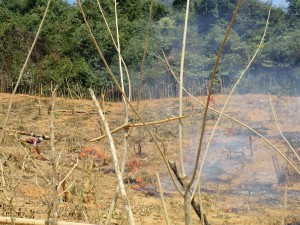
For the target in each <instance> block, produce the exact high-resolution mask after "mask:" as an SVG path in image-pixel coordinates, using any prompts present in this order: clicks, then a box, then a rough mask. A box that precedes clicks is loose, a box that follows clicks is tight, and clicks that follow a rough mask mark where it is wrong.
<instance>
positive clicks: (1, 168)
mask: <svg viewBox="0 0 300 225" xmlns="http://www.w3.org/2000/svg"><path fill="white" fill-rule="evenodd" d="M0 172H1V178H2V184H1V186H2V187H5V179H4V171H3V166H2V161H1V159H0Z"/></svg>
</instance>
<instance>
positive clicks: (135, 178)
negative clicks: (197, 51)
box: [0, 93, 300, 224]
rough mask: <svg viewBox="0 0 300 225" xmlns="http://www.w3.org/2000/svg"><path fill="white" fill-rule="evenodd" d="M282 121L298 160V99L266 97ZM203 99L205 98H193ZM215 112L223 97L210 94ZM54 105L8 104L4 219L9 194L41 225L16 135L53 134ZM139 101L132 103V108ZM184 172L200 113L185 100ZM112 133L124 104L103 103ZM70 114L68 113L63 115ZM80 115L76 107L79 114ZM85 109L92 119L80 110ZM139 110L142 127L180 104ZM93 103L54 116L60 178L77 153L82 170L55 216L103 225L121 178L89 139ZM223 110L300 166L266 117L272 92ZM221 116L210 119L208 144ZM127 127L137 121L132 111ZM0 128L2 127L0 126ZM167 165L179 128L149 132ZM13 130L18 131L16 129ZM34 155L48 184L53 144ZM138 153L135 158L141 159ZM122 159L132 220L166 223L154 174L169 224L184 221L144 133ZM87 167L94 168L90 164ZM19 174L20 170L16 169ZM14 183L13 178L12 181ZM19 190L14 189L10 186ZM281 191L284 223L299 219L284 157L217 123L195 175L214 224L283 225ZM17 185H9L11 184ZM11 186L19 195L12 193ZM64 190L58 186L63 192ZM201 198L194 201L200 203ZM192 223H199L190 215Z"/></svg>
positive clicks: (1, 98)
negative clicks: (159, 182)
mask: <svg viewBox="0 0 300 225" xmlns="http://www.w3.org/2000/svg"><path fill="white" fill-rule="evenodd" d="M9 98H10V95H9V94H3V93H2V94H0V121H1V123H3V120H4V116H5V113H6V110H7V107H8V102H9ZM271 98H272V101H273V105H274V109H275V111H276V113H277V117H278V122H279V124H280V127H281V129H282V132H283V134H284V135H285V137H286V138H287V139H288V140H289V141H290V142H291V145H292V146H293V147H294V149H295V150H296V151H297V153H298V154H300V141H299V138H300V136H299V133H300V118H299V112H300V98H299V97H284V96H282V97H276V96H271ZM198 99H199V100H201V101H203V102H204V100H205V98H204V97H199V98H198ZM215 99H216V105H215V107H216V108H217V109H221V106H222V103H223V102H224V99H225V97H224V96H220V95H218V96H215ZM50 105H51V99H49V98H43V97H42V98H41V99H40V100H39V98H38V97H34V96H27V95H17V96H16V97H15V101H14V104H13V107H12V112H11V115H10V120H9V123H8V131H7V133H6V136H5V139H4V143H3V145H2V146H1V151H2V152H3V153H4V154H5V156H6V157H7V160H5V159H4V158H3V156H0V159H1V163H2V164H4V165H3V175H1V177H0V178H1V179H0V184H1V186H0V199H1V202H0V215H2V216H8V215H9V206H10V205H9V204H8V202H7V200H6V197H11V196H14V200H13V201H12V207H13V211H14V215H16V216H18V217H24V218H36V219H44V218H46V216H47V205H48V202H49V199H50V194H49V193H50V192H49V187H48V186H47V183H46V181H45V179H43V177H42V175H41V174H40V173H39V172H38V170H37V169H36V168H35V166H34V165H33V163H32V162H31V161H30V160H29V159H25V160H24V158H25V151H24V147H23V145H22V144H21V143H20V141H19V139H20V138H22V137H24V135H22V132H25V133H26V132H27V133H35V134H44V135H46V136H47V135H49V133H50V117H49V114H48V109H49V106H50ZM134 105H135V103H134ZM184 106H185V107H184V115H187V116H189V117H188V118H186V119H184V120H183V123H184V128H183V130H184V146H183V148H184V151H185V169H186V173H187V174H190V173H191V171H192V168H193V165H194V160H195V156H196V149H197V146H198V140H199V131H200V128H201V121H202V120H201V119H202V115H203V108H202V107H201V106H200V105H198V104H197V103H195V102H193V101H192V100H191V99H189V98H186V99H185V100H184ZM104 109H105V112H106V116H107V119H108V121H109V125H110V127H111V129H114V128H116V127H118V126H121V125H122V124H123V123H124V117H123V112H124V110H123V104H122V103H111V102H106V103H105V106H104ZM60 110H67V111H60ZM76 110H81V111H79V112H76ZM82 111H85V112H90V113H84V112H82ZM140 111H141V114H142V116H143V118H144V119H145V120H146V121H155V120H161V119H166V118H171V117H174V116H175V115H177V114H178V100H177V99H159V100H145V101H142V102H141V105H140ZM93 112H95V108H94V106H93V103H92V101H91V100H82V99H81V100H78V99H63V98H58V99H57V107H56V112H55V137H56V142H55V143H56V151H57V154H58V155H60V167H59V170H58V172H59V178H60V179H62V178H63V177H64V176H65V175H66V174H67V173H68V171H69V170H70V169H71V168H72V167H73V165H74V163H75V162H76V158H77V157H79V164H78V167H77V168H76V169H75V170H74V172H73V173H72V174H71V175H70V176H69V177H68V179H67V182H66V185H65V186H66V187H67V188H68V189H67V191H66V193H67V194H62V195H60V205H59V206H60V208H59V209H60V210H59V217H60V220H66V221H74V222H75V221H88V222H93V223H99V224H103V223H104V221H105V218H106V216H107V213H108V210H109V207H110V203H111V199H112V197H113V195H114V191H115V188H116V184H117V180H116V176H115V173H114V169H113V164H112V161H111V157H110V153H109V148H108V143H107V142H106V140H105V139H104V140H102V141H98V142H88V140H90V139H93V138H95V137H98V136H99V135H100V134H101V133H102V131H101V126H102V125H101V122H100V120H99V117H98V115H97V114H94V113H93ZM226 113H228V114H229V115H231V116H233V117H234V118H236V119H238V120H240V121H242V122H244V123H246V124H248V125H250V126H251V127H252V128H254V129H255V130H257V131H259V132H260V133H261V134H263V135H264V136H265V137H266V138H267V139H268V140H270V142H271V143H273V144H274V145H275V146H276V147H277V148H278V149H279V150H280V151H281V152H282V154H283V155H285V156H286V157H288V159H290V160H291V161H292V162H293V163H294V164H295V165H296V166H297V168H298V169H299V168H300V164H299V162H297V159H296V158H295V157H294V156H293V153H292V152H291V150H290V149H289V148H288V146H287V144H286V143H285V142H284V140H283V138H282V137H281V136H280V133H279V132H278V130H277V127H276V124H275V122H274V119H273V117H272V111H271V107H270V103H269V100H268V96H265V95H238V96H233V98H232V100H231V101H230V104H229V106H228V108H227V110H226ZM216 119H217V115H216V114H215V113H211V112H210V113H209V115H208V121H207V123H206V133H205V141H204V147H205V145H206V144H207V140H208V137H209V134H210V132H211V130H212V128H213V125H214V123H215V121H216ZM130 121H133V122H137V121H136V117H135V116H134V114H133V113H132V112H130ZM0 126H1V124H0ZM151 129H153V132H154V135H155V137H156V138H157V140H158V142H159V143H160V144H161V146H162V147H163V149H164V151H165V154H166V156H167V158H168V159H171V160H174V161H176V162H177V164H178V156H179V153H178V141H177V139H178V122H177V121H172V122H168V123H164V124H159V125H156V126H151ZM16 131H17V132H16ZM113 136H114V139H115V143H116V146H117V149H118V156H119V160H120V161H121V160H122V154H123V150H122V145H123V144H122V140H123V131H119V132H117V133H115V134H114V135H113ZM29 147H30V148H31V152H30V155H31V157H32V159H33V161H34V162H35V164H36V165H37V166H38V167H39V168H40V170H41V171H42V173H43V174H44V176H45V177H46V178H47V179H50V178H51V167H50V163H49V161H48V160H47V159H46V158H49V157H50V141H49V140H45V141H44V142H42V143H41V144H39V147H40V149H41V151H42V152H43V155H44V156H45V157H46V158H44V157H42V156H40V155H38V154H37V153H36V151H35V150H34V148H33V147H32V146H29ZM139 150H141V154H140V155H139V154H137V153H138V151H139ZM128 151H129V153H128V163H127V166H126V170H125V176H124V180H125V181H126V191H127V194H128V197H129V200H130V203H131V205H132V209H133V213H134V216H135V219H136V223H137V224H165V221H164V215H163V210H162V207H161V203H160V199H159V197H158V196H159V195H158V193H157V188H156V186H157V185H156V176H155V173H156V172H159V174H160V177H161V180H162V185H163V189H164V194H165V201H166V205H167V209H168V213H169V217H170V220H171V224H184V213H183V199H182V198H181V197H180V196H179V195H178V194H177V193H176V190H175V188H174V186H173V184H172V182H171V180H170V178H169V175H168V174H167V172H166V166H165V165H164V163H163V161H162V159H161V156H160V154H159V152H158V150H157V149H156V147H155V145H154V143H153V141H152V140H151V138H150V137H149V135H148V134H147V132H146V131H145V130H144V129H143V128H140V127H139V128H133V129H132V132H131V135H130V137H129V149H128ZM92 158H94V160H93V166H90V165H91V163H90V162H91V159H92ZM23 165H24V167H23V171H22V166H23ZM18 181H19V182H18ZM16 184H18V185H16ZM285 186H286V187H287V196H286V197H287V210H286V212H285V214H286V223H287V224H297V223H299V222H300V216H299V215H300V214H299V212H300V178H299V176H297V175H296V173H295V172H294V171H293V170H292V169H291V167H289V166H288V165H287V163H286V162H285V161H284V160H283V159H282V157H281V156H280V155H279V154H278V153H276V152H275V150H274V149H272V148H271V147H270V146H269V145H268V144H266V142H264V141H263V140H262V139H261V138H260V137H258V136H257V135H255V134H253V133H252V132H251V131H248V130H247V129H245V128H243V127H241V126H240V125H238V124H236V123H234V122H232V121H230V120H228V119H222V120H221V123H220V125H219V127H218V129H217V131H216V134H215V136H214V138H213V140H212V143H211V147H210V149H209V152H208V155H207V159H206V162H205V165H204V168H203V173H202V176H201V190H202V194H201V198H202V203H203V206H204V209H205V213H206V214H207V216H208V220H209V221H210V223H211V224H279V223H281V220H282V215H283V205H284V192H285ZM14 187H15V188H14ZM13 190H15V192H14V191H13ZM61 191H62V190H60V192H61ZM196 198H198V197H196ZM123 209H124V207H123V203H122V200H119V201H118V204H117V208H116V210H115V212H114V214H113V219H112V221H111V222H112V223H111V224H127V221H126V216H125V213H124V210H123ZM193 221H194V223H195V224H199V222H198V221H199V220H198V219H197V216H196V214H195V213H194V212H193Z"/></svg>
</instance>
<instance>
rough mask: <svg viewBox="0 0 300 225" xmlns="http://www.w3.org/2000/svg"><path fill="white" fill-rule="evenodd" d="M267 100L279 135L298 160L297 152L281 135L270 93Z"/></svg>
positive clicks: (299, 158)
mask: <svg viewBox="0 0 300 225" xmlns="http://www.w3.org/2000/svg"><path fill="white" fill-rule="evenodd" d="M269 102H270V105H271V108H272V113H273V117H274V120H275V122H276V126H277V129H278V131H279V133H280V135H281V137H282V138H283V140H285V142H286V143H287V145H288V146H289V148H290V149H291V150H292V152H293V153H294V155H295V156H296V157H297V159H298V161H300V157H299V155H298V154H297V152H296V151H295V149H294V148H293V147H292V146H291V144H290V142H289V141H288V140H287V139H286V138H285V136H284V135H283V133H282V131H281V129H280V127H279V124H278V120H277V116H276V113H275V110H274V107H273V104H272V100H271V96H270V95H269Z"/></svg>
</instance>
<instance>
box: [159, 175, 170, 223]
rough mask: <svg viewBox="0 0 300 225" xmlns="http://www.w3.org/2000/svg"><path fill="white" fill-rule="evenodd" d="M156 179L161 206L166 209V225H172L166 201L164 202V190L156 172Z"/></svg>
mask: <svg viewBox="0 0 300 225" xmlns="http://www.w3.org/2000/svg"><path fill="white" fill-rule="evenodd" d="M156 179H157V183H158V187H159V194H160V200H161V204H162V206H163V209H164V214H165V219H166V224H167V225H170V224H171V223H170V220H169V217H168V211H167V208H166V204H165V200H164V193H163V190H162V187H161V183H160V179H159V174H158V172H156Z"/></svg>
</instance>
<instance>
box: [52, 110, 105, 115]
mask: <svg viewBox="0 0 300 225" xmlns="http://www.w3.org/2000/svg"><path fill="white" fill-rule="evenodd" d="M55 112H66V113H72V114H74V113H86V114H97V112H96V111H91V112H89V111H86V110H71V109H60V110H55ZM104 113H105V112H104Z"/></svg>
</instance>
